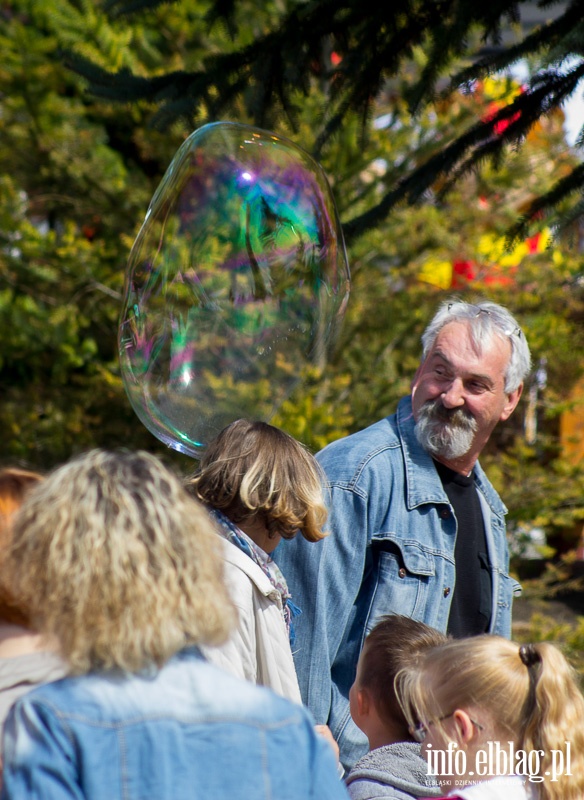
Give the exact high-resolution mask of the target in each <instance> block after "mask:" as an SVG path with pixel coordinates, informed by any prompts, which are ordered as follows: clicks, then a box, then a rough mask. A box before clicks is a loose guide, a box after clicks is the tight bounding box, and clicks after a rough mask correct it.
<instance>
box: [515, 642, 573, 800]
mask: <svg viewBox="0 0 584 800" xmlns="http://www.w3.org/2000/svg"><path fill="white" fill-rule="evenodd" d="M519 658H520V659H521V661H522V662H523V664H524V666H525V668H526V669H527V671H528V675H529V694H528V698H527V700H526V706H525V717H524V720H525V725H524V727H523V730H524V734H523V737H522V740H520V743H519V744H520V747H521V749H522V750H524V751H525V752H531V751H534V750H539V751H542V752H543V757H542V760H541V762H540V763H541V769H540V777H542V778H543V780H542V782H541V783H540V784H539V791H540V797H541V800H581V798H582V797H584V698H583V697H582V694H581V692H580V690H579V688H578V683H577V676H576V673H575V672H574V670H573V669H572V667H571V666H570V665H569V664H568V662H567V661H566V659H565V658H564V656H563V655H562V653H561V652H560V651H559V650H558V649H557V648H556V647H555V646H554V645H552V644H549V643H547V642H541V643H539V644H530V645H521V647H520V648H519ZM568 769H569V772H570V773H571V774H566V770H568Z"/></svg>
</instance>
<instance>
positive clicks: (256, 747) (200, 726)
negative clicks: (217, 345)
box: [1, 648, 348, 800]
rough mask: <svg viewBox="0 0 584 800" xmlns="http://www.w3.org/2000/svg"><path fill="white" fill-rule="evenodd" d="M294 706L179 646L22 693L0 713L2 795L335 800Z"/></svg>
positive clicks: (319, 748)
mask: <svg viewBox="0 0 584 800" xmlns="http://www.w3.org/2000/svg"><path fill="white" fill-rule="evenodd" d="M313 724H314V723H313V720H312V719H311V717H310V715H309V714H308V713H307V712H306V710H304V709H303V708H302V707H301V706H299V705H296V704H293V703H290V702H289V701H287V700H285V699H283V698H281V697H278V696H277V695H275V694H274V693H272V692H271V691H269V690H268V689H264V688H263V687H258V686H253V685H251V684H248V683H246V682H244V681H240V680H238V679H236V678H233V677H232V676H230V675H227V674H226V673H224V672H222V671H221V670H219V669H217V668H216V667H214V666H213V665H211V664H209V663H207V662H206V661H205V660H204V658H203V657H202V656H201V654H200V652H199V651H198V650H197V649H196V648H189V649H187V650H184V651H182V652H181V653H179V654H177V655H176V656H175V657H174V658H172V659H171V660H170V661H168V662H167V663H166V664H165V666H164V667H162V669H160V670H158V671H153V672H152V674H141V675H126V674H123V673H113V672H112V673H90V674H88V675H83V676H80V677H70V678H65V679H63V680H60V681H57V682H56V683H52V684H47V685H45V686H42V687H40V688H38V689H35V690H33V691H32V692H30V693H29V694H28V695H26V696H25V697H24V698H22V699H20V700H19V701H17V703H16V705H15V706H14V707H13V709H12V711H11V713H10V716H9V718H8V722H7V726H6V731H5V739H4V747H5V772H4V785H3V789H2V795H1V797H2V799H3V800H24V798H27V800H41V798H42V800H65V799H66V800H72V798H74V799H75V800H82V798H83V800H187V799H188V800H196V799H197V798H201V800H233V799H234V798H242V800H244V799H245V800H268V798H270V799H271V800H275V799H276V798H277V800H309V798H314V800H342V799H343V798H345V800H346V798H347V797H348V795H347V793H346V790H345V788H344V786H343V784H342V782H341V781H340V780H339V778H338V774H337V766H336V761H335V757H334V755H333V752H332V749H331V747H330V745H329V744H328V743H327V742H326V741H325V740H324V739H323V738H322V737H320V736H318V735H317V734H316V733H315V731H314V727H313Z"/></svg>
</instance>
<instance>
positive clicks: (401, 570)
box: [397, 567, 407, 578]
mask: <svg viewBox="0 0 584 800" xmlns="http://www.w3.org/2000/svg"><path fill="white" fill-rule="evenodd" d="M397 574H398V575H399V576H400V578H405V577H406V575H407V573H406V571H405V569H404V568H403V567H402V568H401V569H400V571H399V572H398V573H397Z"/></svg>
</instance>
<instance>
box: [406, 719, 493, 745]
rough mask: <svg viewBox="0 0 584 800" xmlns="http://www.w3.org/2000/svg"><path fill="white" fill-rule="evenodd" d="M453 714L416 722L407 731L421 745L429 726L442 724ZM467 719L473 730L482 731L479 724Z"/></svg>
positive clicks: (482, 728)
mask: <svg viewBox="0 0 584 800" xmlns="http://www.w3.org/2000/svg"><path fill="white" fill-rule="evenodd" d="M454 713H455V712H454V711H451V712H450V714H445V715H444V716H443V717H438V719H434V720H430V722H418V724H417V725H415V726H412V727H410V728H408V730H409V732H410V733H411V735H412V736H413V737H414V739H415V740H416V742H419V743H420V744H422V742H423V741H425V739H426V736H427V734H428V729H429V728H430V725H434V723H435V722H443V720H445V719H448V718H449V717H451V716H452V715H453V714H454ZM469 719H470V721H471V722H472V724H473V725H474V726H475V728H477V729H478V730H479V731H484V727H483V726H482V725H481V724H480V723H479V722H476V721H475V720H474V719H471V718H470V717H469Z"/></svg>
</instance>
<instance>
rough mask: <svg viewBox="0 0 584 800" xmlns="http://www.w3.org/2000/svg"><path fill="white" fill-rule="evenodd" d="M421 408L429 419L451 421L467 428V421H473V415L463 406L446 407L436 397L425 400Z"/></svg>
mask: <svg viewBox="0 0 584 800" xmlns="http://www.w3.org/2000/svg"><path fill="white" fill-rule="evenodd" d="M423 408H424V409H425V410H426V414H427V415H428V417H429V418H430V419H435V420H439V421H440V422H451V423H453V424H454V425H459V426H464V427H465V428H467V427H468V426H469V423H471V424H472V423H473V422H474V417H473V415H472V414H471V413H470V411H467V410H466V409H464V408H446V406H445V405H444V404H443V403H442V401H441V400H440V399H439V398H437V399H436V400H427V401H426V402H425V403H424V405H423Z"/></svg>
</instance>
